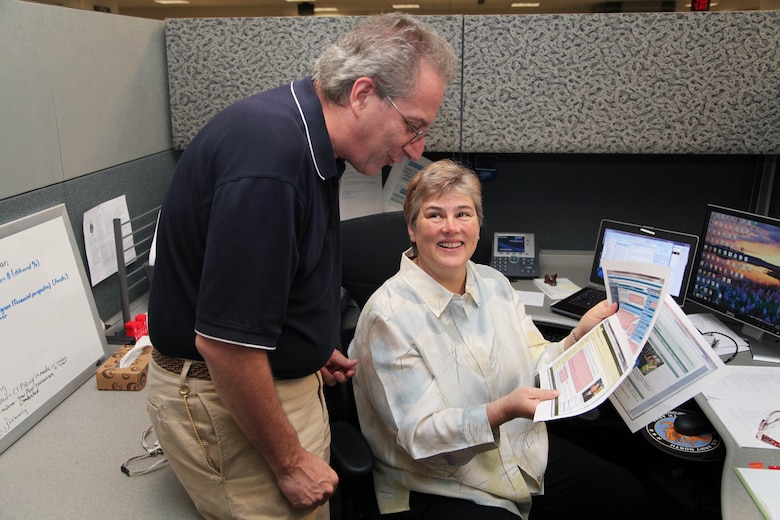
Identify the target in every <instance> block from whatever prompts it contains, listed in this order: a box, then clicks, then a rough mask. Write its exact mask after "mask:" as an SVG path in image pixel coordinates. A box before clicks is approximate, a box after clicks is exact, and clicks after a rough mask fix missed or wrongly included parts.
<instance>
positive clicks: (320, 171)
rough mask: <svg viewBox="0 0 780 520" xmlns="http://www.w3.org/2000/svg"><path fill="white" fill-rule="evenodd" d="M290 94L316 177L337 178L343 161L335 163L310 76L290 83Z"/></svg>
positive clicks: (341, 171) (323, 118)
mask: <svg viewBox="0 0 780 520" xmlns="http://www.w3.org/2000/svg"><path fill="white" fill-rule="evenodd" d="M290 94H291V95H292V97H293V101H294V102H295V104H296V106H297V107H298V113H299V115H300V117H301V123H302V124H303V128H304V130H305V132H306V140H307V141H308V144H309V154H310V156H311V160H312V163H313V165H314V169H315V171H316V172H317V176H318V177H319V178H320V179H322V180H326V179H331V178H333V177H339V176H340V175H341V174H342V173H343V171H344V166H345V164H344V161H337V160H336V157H335V156H334V154H333V143H331V141H330V135H329V134H328V128H327V126H326V125H325V116H324V115H323V114H322V104H321V103H320V99H319V98H318V97H317V93H316V92H315V90H314V81H313V80H312V78H311V76H309V77H306V78H302V79H299V80H295V81H292V82H290Z"/></svg>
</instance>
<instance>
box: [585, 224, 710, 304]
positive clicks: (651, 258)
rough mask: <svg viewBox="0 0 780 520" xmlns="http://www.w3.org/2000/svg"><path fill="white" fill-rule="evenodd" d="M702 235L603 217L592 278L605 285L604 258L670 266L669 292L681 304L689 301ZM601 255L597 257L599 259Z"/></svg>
mask: <svg viewBox="0 0 780 520" xmlns="http://www.w3.org/2000/svg"><path fill="white" fill-rule="evenodd" d="M698 242H699V238H698V237H697V236H696V235H691V234H689V233H681V232H678V231H670V230H667V229H659V228H655V227H651V226H643V225H639V224H629V223H627V222H618V221H615V220H610V219H603V220H602V221H601V225H600V226H599V235H598V239H597V240H596V253H595V257H594V262H593V265H592V266H591V273H590V282H591V283H592V284H596V285H604V270H603V268H602V266H601V263H602V261H604V260H626V261H632V262H645V263H648V264H655V265H664V266H668V267H669V269H670V271H669V282H668V285H667V288H668V291H669V294H671V295H672V297H673V298H674V300H675V301H676V302H677V304H678V305H680V306H682V305H683V304H684V303H685V295H686V293H687V290H688V282H689V278H690V276H691V272H692V271H693V258H694V254H695V253H696V246H697V244H698ZM596 259H598V260H597V261H595V260H596Z"/></svg>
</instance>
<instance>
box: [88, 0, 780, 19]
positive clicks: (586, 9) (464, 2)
mask: <svg viewBox="0 0 780 520" xmlns="http://www.w3.org/2000/svg"><path fill="white" fill-rule="evenodd" d="M528 1H535V2H539V3H540V4H541V5H540V6H539V7H519V8H513V7H510V4H511V3H512V2H528ZM690 1H691V0H622V1H621V0H309V4H310V6H311V4H313V6H314V8H315V9H317V12H316V13H315V14H316V15H318V16H319V15H329V16H334V15H344V16H360V15H368V14H375V13H382V12H389V11H393V10H396V9H394V8H393V4H398V3H404V4H407V3H416V4H419V5H420V8H419V9H403V10H404V11H406V12H409V13H410V14H420V15H433V14H470V15H474V14H542V13H592V12H644V11H650V12H658V11H689V10H690ZM705 1H706V0H705ZM97 2H98V3H99V0H97ZM114 2H117V3H118V10H119V14H123V15H129V16H140V17H143V18H156V19H164V18H189V17H223V16H296V15H298V14H299V6H298V4H297V3H294V2H289V1H286V0H190V3H189V4H188V5H181V6H179V5H167V6H165V5H160V4H156V3H154V2H153V0H111V1H107V2H106V3H107V4H113V3H114ZM710 2H711V3H710V10H711V11H746V10H758V9H780V0H710ZM323 7H329V8H337V9H338V11H337V12H327V13H326V12H319V9H320V8H323ZM303 9H304V10H305V9H306V8H305V7H304V8H303Z"/></svg>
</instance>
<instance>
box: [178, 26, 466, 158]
mask: <svg viewBox="0 0 780 520" xmlns="http://www.w3.org/2000/svg"><path fill="white" fill-rule="evenodd" d="M421 18H422V19H423V20H425V21H426V22H428V23H429V24H430V25H431V26H433V27H434V28H436V29H437V30H438V31H439V32H440V33H441V34H442V35H443V36H444V37H445V38H447V40H448V41H449V42H450V43H451V44H452V46H453V48H454V49H455V52H456V54H457V55H458V57H460V53H461V40H462V25H463V20H462V17H460V16H424V17H421ZM360 19H361V17H283V18H183V19H182V18H179V19H169V20H166V22H165V24H166V49H167V57H168V81H169V89H170V99H171V119H172V128H173V145H174V148H175V149H177V150H183V149H184V148H186V146H187V144H189V142H190V141H191V140H192V138H193V137H194V136H195V134H196V133H197V132H198V130H200V128H201V127H202V126H203V124H204V123H206V121H208V120H209V119H210V118H211V117H212V116H214V115H215V114H216V113H217V112H219V111H220V110H221V109H223V108H225V107H226V106H228V105H229V104H231V103H234V102H236V101H238V100H239V99H242V98H244V97H247V96H249V95H252V94H254V93H256V92H260V91H262V90H266V89H268V88H272V87H276V86H278V85H282V84H285V83H287V82H289V81H291V80H294V79H297V78H300V77H303V76H306V75H308V74H309V72H310V70H311V67H312V66H313V65H314V62H315V60H316V58H317V56H319V54H320V52H321V51H322V50H323V49H325V47H326V46H327V45H329V44H331V43H333V42H335V41H336V40H338V38H339V37H341V36H342V35H343V34H345V33H346V32H347V31H349V29H350V28H351V27H352V26H353V25H354V24H355V23H357V22H358V21H360ZM459 145H460V78H457V79H456V81H455V84H454V85H453V86H451V87H450V88H449V89H448V90H447V92H446V94H445V100H444V102H443V103H442V107H441V109H440V111H439V117H438V119H437V121H436V124H435V125H434V127H433V129H432V130H431V136H430V138H429V139H427V140H426V149H429V150H437V151H446V150H454V149H457V148H458V147H459Z"/></svg>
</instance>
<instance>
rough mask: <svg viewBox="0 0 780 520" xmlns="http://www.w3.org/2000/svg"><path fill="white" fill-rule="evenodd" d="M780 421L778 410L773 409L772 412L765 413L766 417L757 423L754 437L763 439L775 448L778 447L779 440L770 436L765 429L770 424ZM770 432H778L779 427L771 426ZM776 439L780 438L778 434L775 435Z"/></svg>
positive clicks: (779, 411)
mask: <svg viewBox="0 0 780 520" xmlns="http://www.w3.org/2000/svg"><path fill="white" fill-rule="evenodd" d="M778 421H780V410H775V411H774V412H772V413H770V414H769V415H767V417H766V419H762V420H761V422H760V423H759V425H758V433H756V439H758V440H760V441H764V442H766V443H767V444H771V445H772V446H775V447H776V448H780V441H778V440H777V439H774V438H772V437H770V436H769V435H768V434H767V430H769V429H770V428H769V427H770V426H771V425H773V424H775V423H777V422H778ZM772 430H773V431H772V433H773V434H776V433H780V428H777V427H775V428H772ZM775 436H776V437H777V438H778V439H780V435H775Z"/></svg>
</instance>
